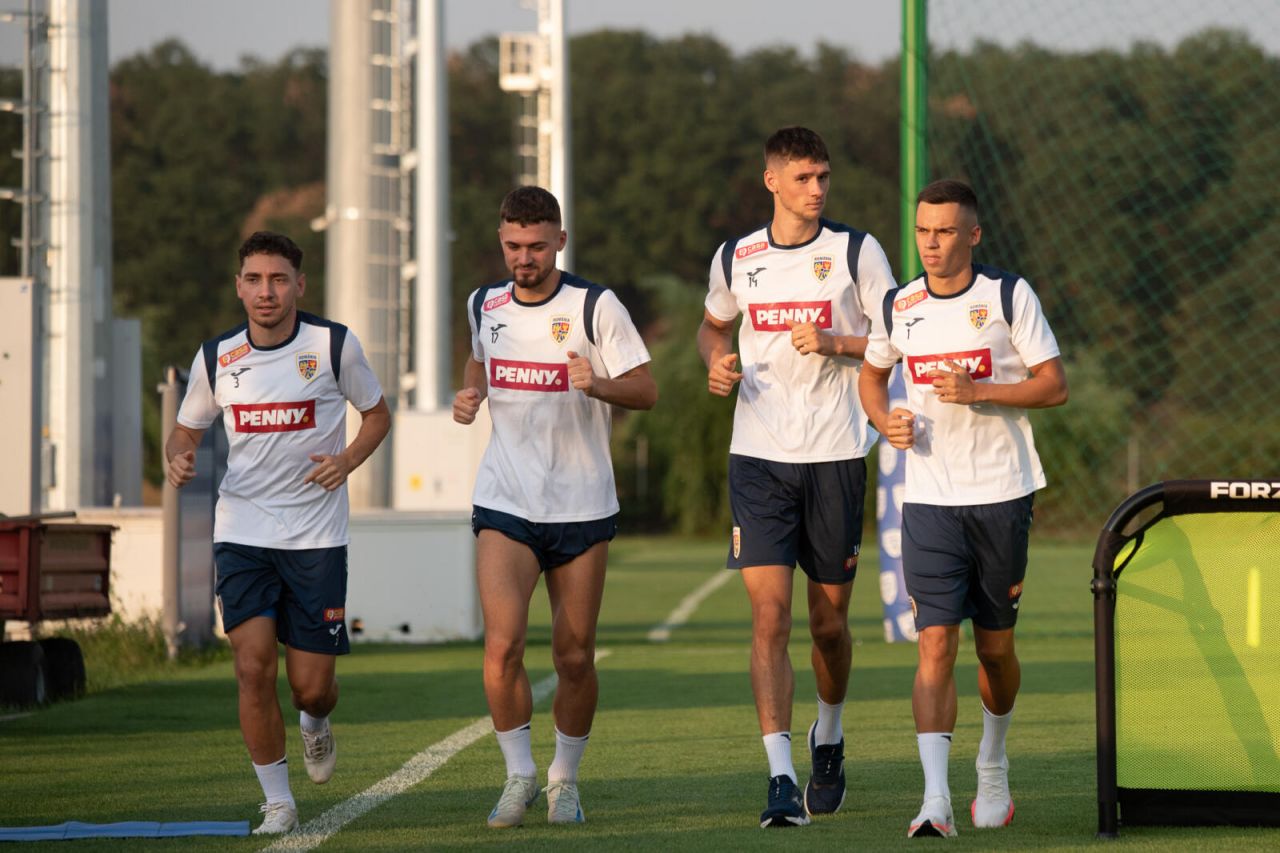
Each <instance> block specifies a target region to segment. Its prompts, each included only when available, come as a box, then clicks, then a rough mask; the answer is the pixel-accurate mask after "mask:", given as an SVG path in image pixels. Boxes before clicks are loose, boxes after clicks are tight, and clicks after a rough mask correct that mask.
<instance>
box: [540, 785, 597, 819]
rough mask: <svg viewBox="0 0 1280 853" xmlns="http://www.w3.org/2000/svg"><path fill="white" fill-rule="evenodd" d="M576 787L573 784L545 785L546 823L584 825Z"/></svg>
mask: <svg viewBox="0 0 1280 853" xmlns="http://www.w3.org/2000/svg"><path fill="white" fill-rule="evenodd" d="M586 820H587V819H586V818H585V817H583V816H582V803H581V802H580V801H579V800H578V786H577V785H576V784H575V783H573V782H551V783H550V784H548V785H547V823H586Z"/></svg>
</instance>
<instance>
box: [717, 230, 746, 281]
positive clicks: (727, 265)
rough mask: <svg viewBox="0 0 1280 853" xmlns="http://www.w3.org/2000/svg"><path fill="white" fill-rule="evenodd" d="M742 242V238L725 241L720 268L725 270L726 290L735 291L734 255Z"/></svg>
mask: <svg viewBox="0 0 1280 853" xmlns="http://www.w3.org/2000/svg"><path fill="white" fill-rule="evenodd" d="M740 240H742V238H741V237H734V238H733V239H732V240H725V241H724V248H723V249H721V250H720V268H721V269H722V270H724V286H725V289H726V290H733V253H734V252H735V251H736V250H737V248H738V242H739V241H740Z"/></svg>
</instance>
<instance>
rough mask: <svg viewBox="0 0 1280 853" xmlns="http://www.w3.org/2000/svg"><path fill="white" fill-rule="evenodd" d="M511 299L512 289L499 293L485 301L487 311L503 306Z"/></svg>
mask: <svg viewBox="0 0 1280 853" xmlns="http://www.w3.org/2000/svg"><path fill="white" fill-rule="evenodd" d="M510 301H511V291H507V292H506V293H499V294H498V295H497V296H495V297H493V298H492V299H490V300H488V301H487V302H485V303H484V310H485V311H492V310H493V309H494V308H501V307H502V306H503V305H506V304H507V303H508V302H510Z"/></svg>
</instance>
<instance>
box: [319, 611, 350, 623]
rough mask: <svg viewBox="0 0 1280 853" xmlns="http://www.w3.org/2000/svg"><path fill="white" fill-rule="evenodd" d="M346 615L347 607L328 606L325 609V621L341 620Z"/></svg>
mask: <svg viewBox="0 0 1280 853" xmlns="http://www.w3.org/2000/svg"><path fill="white" fill-rule="evenodd" d="M346 615H347V608H345V607H326V608H325V609H324V621H326V622H341V621H342V620H343V618H344V617H346Z"/></svg>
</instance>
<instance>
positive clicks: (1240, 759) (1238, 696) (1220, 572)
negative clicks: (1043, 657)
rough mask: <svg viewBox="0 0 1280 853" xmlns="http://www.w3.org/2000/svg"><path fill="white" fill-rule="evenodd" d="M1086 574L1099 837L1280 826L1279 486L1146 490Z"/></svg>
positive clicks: (1191, 485)
mask: <svg viewBox="0 0 1280 853" xmlns="http://www.w3.org/2000/svg"><path fill="white" fill-rule="evenodd" d="M1093 571H1094V575H1093V584H1092V589H1093V599H1094V607H1093V614H1094V659H1095V665H1096V679H1097V685H1096V687H1097V735H1098V744H1097V748H1098V835H1099V836H1101V837H1115V836H1116V835H1117V834H1118V832H1119V828H1120V825H1121V824H1122V823H1123V824H1124V825H1125V826H1140V825H1181V826H1192V825H1217V824H1230V825H1244V826H1264V825H1268V826H1275V825H1280V754H1278V751H1280V477H1277V478H1276V479H1274V480H1174V481H1169V482H1164V483H1156V484H1155V485H1151V486H1148V487H1146V488H1145V489H1142V490H1141V491H1139V492H1137V493H1135V494H1133V495H1132V496H1130V497H1129V498H1128V499H1126V500H1125V501H1124V502H1123V503H1121V504H1120V506H1119V507H1117V508H1116V510H1115V512H1113V513H1112V514H1111V518H1110V519H1108V520H1107V524H1106V527H1105V528H1104V529H1103V531H1102V533H1101V535H1100V536H1099V537H1098V545H1097V548H1096V550H1095V551H1094V557H1093Z"/></svg>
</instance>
